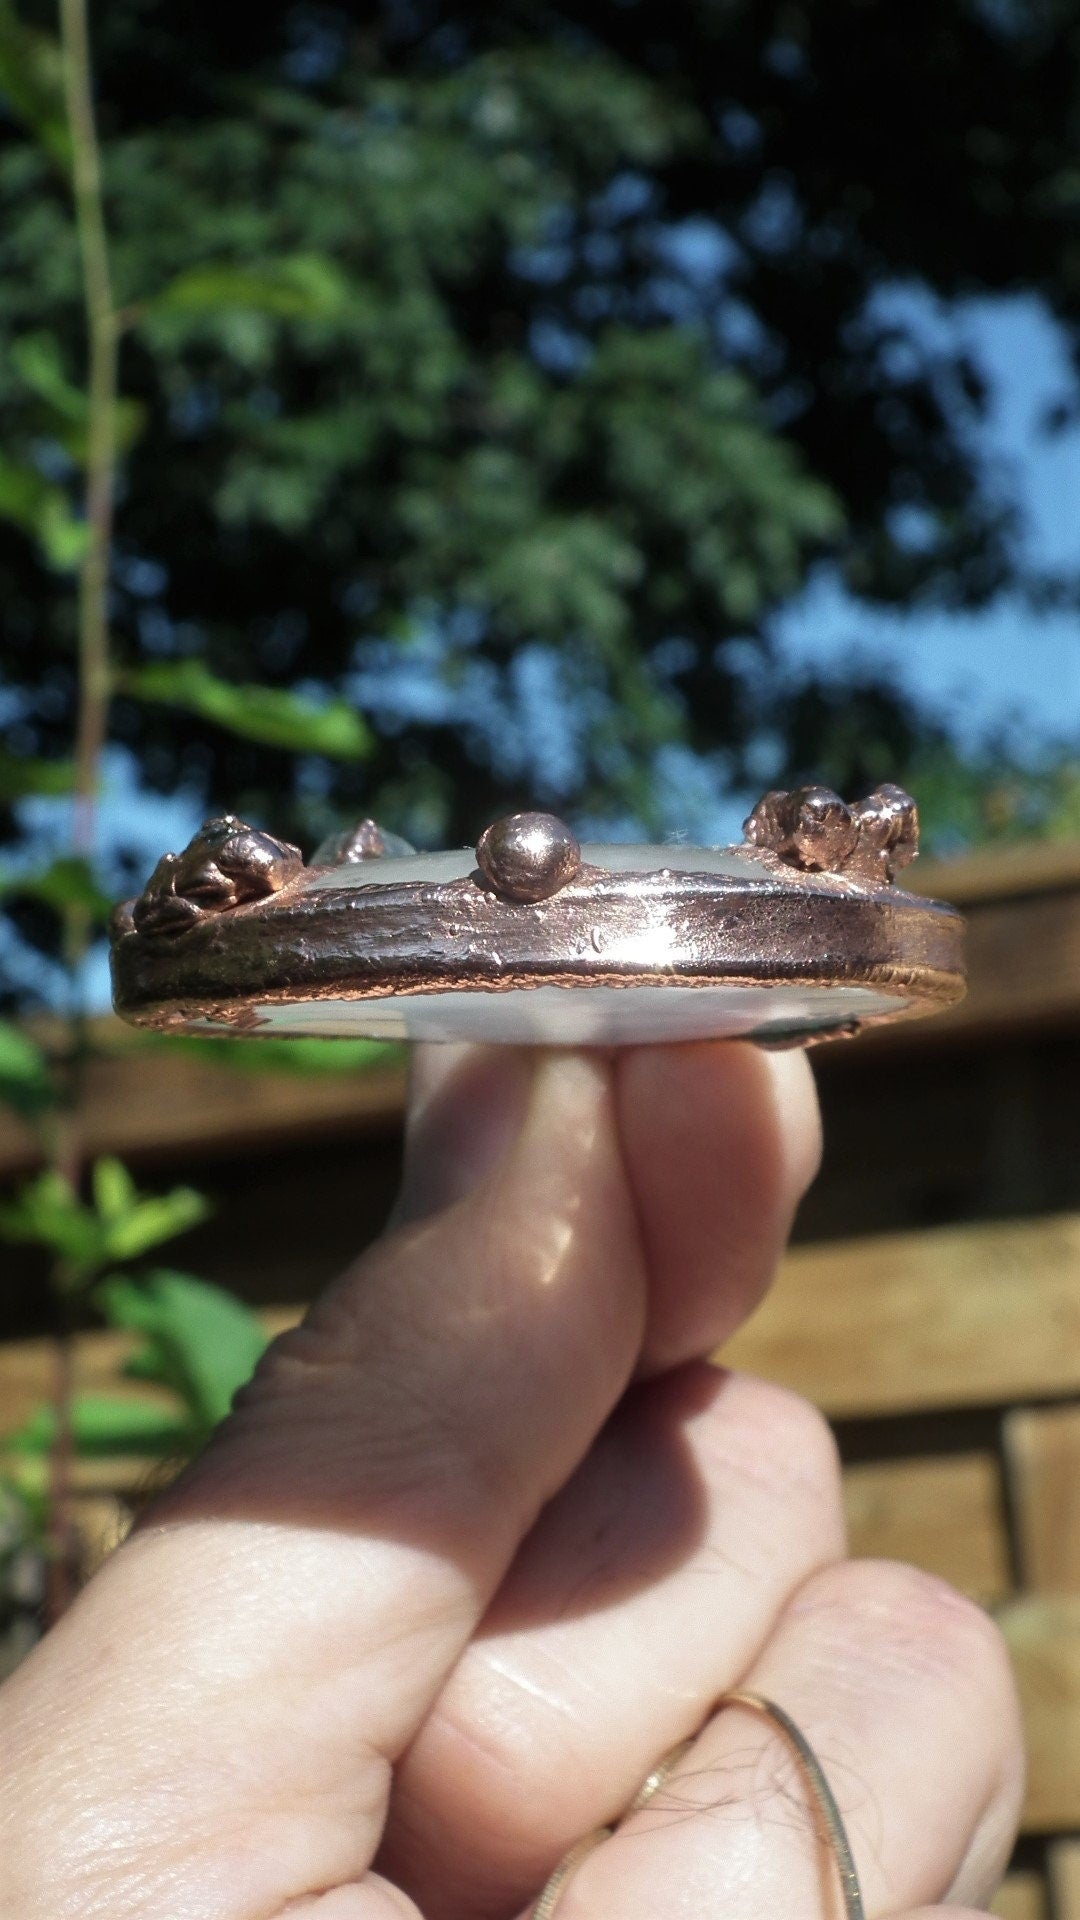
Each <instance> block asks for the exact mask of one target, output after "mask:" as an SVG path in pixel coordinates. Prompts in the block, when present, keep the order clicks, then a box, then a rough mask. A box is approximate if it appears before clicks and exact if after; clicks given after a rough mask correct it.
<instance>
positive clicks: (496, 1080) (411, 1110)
mask: <svg viewBox="0 0 1080 1920" xmlns="http://www.w3.org/2000/svg"><path fill="white" fill-rule="evenodd" d="M534 1069H535V1056H534V1055H533V1054H532V1053H531V1052H530V1051H529V1050H528V1049H527V1048H523V1047H498V1046H490V1047H478V1046H434V1045H429V1046H426V1047H417V1048H416V1050H415V1053H414V1056H413V1066H412V1073H411V1076H410V1083H409V1103H408V1110H407V1115H406V1121H405V1161H404V1168H403V1171H402V1179H401V1191H400V1193H399V1195H398V1199H397V1203H396V1205H395V1207H394V1211H393V1214H392V1215H391V1220H390V1225H391V1226H403V1225H404V1224H405V1223H406V1222H408V1221H413V1220H422V1219H424V1218H426V1216H427V1215H429V1214H432V1213H437V1212H439V1211H440V1210H441V1209H442V1208H444V1207H449V1206H452V1205H453V1204H454V1202H455V1201H457V1200H463V1199H464V1198H465V1196H466V1194H468V1193H471V1192H472V1190H473V1188H474V1187H476V1186H478V1185H479V1183H480V1182H481V1180H483V1179H484V1178H485V1176H486V1175H487V1174H489V1173H491V1172H493V1171H494V1169H495V1168H496V1167H497V1166H498V1165H499V1163H500V1161H502V1160H503V1159H505V1157H506V1155H507V1154H508V1153H509V1151H510V1149H511V1147H512V1146H513V1145H514V1142H515V1140H516V1139H517V1138H518V1135H519V1134H520V1132H521V1128H522V1125H523V1123H524V1119H525V1114H526V1111H527V1108H528V1103H529V1091H530V1088H531V1086H532V1081H533V1074H534Z"/></svg>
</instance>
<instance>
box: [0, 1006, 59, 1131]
mask: <svg viewBox="0 0 1080 1920" xmlns="http://www.w3.org/2000/svg"><path fill="white" fill-rule="evenodd" d="M0 1100H3V1101H4V1102H5V1104H6V1105H7V1106H9V1107H13V1108H14V1110H15V1112H16V1113H18V1114H21V1116H22V1118H23V1119H24V1120H33V1119H35V1118H36V1116H37V1115H38V1114H40V1113H44V1112H45V1111H46V1109H47V1108H49V1107H51V1106H54V1105H55V1104H56V1100H57V1088H56V1085H55V1082H54V1081H53V1077H52V1074H51V1072H50V1070H49V1063H48V1061H47V1060H46V1058H45V1055H44V1054H43V1053H42V1051H41V1049H40V1047H37V1046H35V1044H34V1042H33V1041H32V1040H31V1039H30V1037H29V1035H28V1034H25V1033H23V1032H22V1030H21V1028H19V1027H16V1026H13V1025H12V1023H11V1022H10V1020H0Z"/></svg>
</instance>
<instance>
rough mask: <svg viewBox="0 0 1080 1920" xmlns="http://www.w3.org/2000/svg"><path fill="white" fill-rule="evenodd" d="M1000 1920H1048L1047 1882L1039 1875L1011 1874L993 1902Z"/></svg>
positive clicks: (994, 1911)
mask: <svg viewBox="0 0 1080 1920" xmlns="http://www.w3.org/2000/svg"><path fill="white" fill-rule="evenodd" d="M990 1911H991V1913H995V1914H997V1915H998V1920H1047V1912H1048V1909H1047V1903H1046V1882H1045V1880H1044V1879H1043V1877H1042V1875H1041V1874H1039V1873H1010V1874H1009V1875H1008V1877H1007V1879H1006V1880H1005V1882H1004V1885H1003V1886H1002V1887H1001V1888H1000V1889H999V1891H998V1894H997V1898H996V1899H995V1900H994V1901H993V1903H992V1905H991V1908H990Z"/></svg>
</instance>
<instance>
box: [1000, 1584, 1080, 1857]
mask: <svg viewBox="0 0 1080 1920" xmlns="http://www.w3.org/2000/svg"><path fill="white" fill-rule="evenodd" d="M996 1617H997V1619H998V1621H999V1623H1000V1625H1001V1627H1002V1629H1003V1631H1004V1634H1005V1638H1006V1640H1007V1641H1008V1644H1009V1651H1010V1653H1011V1655H1012V1660H1013V1666H1014V1668H1015V1671H1016V1678H1017V1681H1018V1684H1019V1687H1020V1699H1021V1702H1022V1704H1023V1710H1024V1730H1025V1734H1026V1739H1027V1748H1028V1786H1027V1798H1026V1801H1025V1805H1024V1819H1023V1826H1024V1830H1025V1832H1027V1833H1061V1832H1066V1833H1067V1832H1069V1831H1070V1830H1072V1829H1076V1828H1080V1598H1076V1597H1075V1596H1073V1595H1068V1594H1066V1595H1059V1596H1056V1597H1054V1598H1049V1597H1046V1596H1032V1597H1030V1598H1024V1599H1020V1600H1014V1601H1010V1603H1009V1604H1008V1605H1007V1606H1005V1607H1003V1608H1001V1609H1000V1610H999V1611H998V1613H997V1616H996Z"/></svg>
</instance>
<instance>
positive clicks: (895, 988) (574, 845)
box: [112, 786, 964, 1046]
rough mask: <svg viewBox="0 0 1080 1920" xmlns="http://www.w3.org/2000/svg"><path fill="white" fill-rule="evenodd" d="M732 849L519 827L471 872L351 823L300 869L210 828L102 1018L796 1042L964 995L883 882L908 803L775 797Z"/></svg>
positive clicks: (498, 837) (122, 916)
mask: <svg viewBox="0 0 1080 1920" xmlns="http://www.w3.org/2000/svg"><path fill="white" fill-rule="evenodd" d="M745 836H746V837H745V839H744V840H743V842H742V843H741V844H740V845H738V846H731V847H687V846H680V845H671V846H615V845H613V846H599V845H598V846H584V847H581V846H579V845H578V842H577V841H576V839H575V838H574V835H573V834H572V833H571V831H570V829H569V827H567V826H566V825H565V824H564V823H563V822H562V821H561V820H558V819H556V818H555V816H554V815H553V814H549V813H519V814H514V815H512V816H510V817H509V818H508V819H505V820H497V821H495V822H494V823H493V825H491V826H489V827H488V828H486V830H485V831H484V833H482V834H481V836H480V839H479V842H478V843H477V846H476V849H475V852H473V851H472V850H469V849H466V850H463V851H461V852H452V853H428V854H425V853H415V852H414V851H413V849H412V848H411V847H409V846H408V845H407V844H406V842H405V841H403V840H398V839H396V838H395V837H394V836H393V835H390V834H386V833H383V832H382V831H381V829H380V828H379V827H377V826H376V825H375V823H374V821H371V820H364V821H361V823H360V824H359V825H358V826H357V827H356V828H354V829H353V830H351V831H349V832H346V833H343V834H339V835H337V836H336V837H335V838H334V839H333V840H330V841H327V842H324V844H323V845H322V846H321V847H319V848H318V849H317V851H316V852H315V854H314V855H313V856H312V859H311V861H310V862H309V863H308V864H307V865H305V864H304V860H303V857H302V855H301V854H300V852H299V850H298V849H297V848H296V847H292V846H289V845H288V844H287V843H286V842H284V841H281V840H275V839H273V838H272V837H271V836H270V835H269V834H266V833H261V832H259V831H258V830H256V829H255V828H252V827H249V826H247V825H246V824H245V823H244V822H243V821H242V820H237V819H236V818H235V817H234V816H233V815H231V814H226V815H224V816H222V817H221V818H220V819H216V820H208V821H207V823H206V825H205V826H204V827H203V828H202V829H201V830H200V832H199V833H198V834H196V836H195V838H194V840H193V841H192V842H191V845H190V846H189V847H187V848H186V849H185V851H184V852H183V853H181V854H168V853H167V854H165V855H164V856H163V858H162V859H161V860H160V861H159V862H158V865H157V866H156V868H155V869H154V872H153V874H152V875H151V877H150V880H149V882H148V883H147V886H146V889H145V891H144V892H143V893H142V894H141V895H140V897H139V898H138V899H137V900H132V901H128V902H126V903H125V905H124V906H122V907H120V908H119V909H118V910H117V913H116V915H115V916H114V922H113V945H112V967H113V989H114V997H115V1003H116V1008H117V1011H118V1012H119V1013H120V1014H122V1015H123V1017H124V1019H125V1020H130V1021H131V1022H133V1024H135V1025H136V1026H148V1027H158V1028H165V1029H171V1030H180V1031H187V1032H195V1033H212V1032H221V1031H231V1032H234V1033H237V1032H239V1033H251V1034H274V1035H280V1034H307V1035H353V1036H355V1035H361V1034H367V1035H371V1036H374V1037H376V1038H382V1039H388V1040H390V1039H393V1040H401V1039H410V1040H492V1041H510V1042H515V1043H517V1044H519V1045H522V1044H524V1045H538V1046H612V1045H637V1044H640V1043H642V1042H649V1041H664V1040H671V1041H675V1040H697V1039H708V1038H719V1037H722V1036H736V1035H738V1036H742V1037H744V1038H749V1039H754V1040H757V1041H759V1042H760V1043H762V1044H765V1045H774V1046H802V1045H809V1044H811V1043H812V1042H814V1041H816V1040H824V1039H828V1038H830V1037H831V1036H833V1035H838V1034H850V1033H854V1032H857V1031H858V1029H859V1028H860V1027H863V1026H865V1025H867V1024H868V1023H870V1022H871V1021H880V1020H888V1019H895V1018H898V1017H901V1016H905V1015H906V1016H912V1015H916V1014H921V1013H932V1012H935V1011H936V1010H937V1009H938V1008H940V1007H944V1006H948V1005H949V1004H950V1003H951V1002H952V1001H954V1000H958V999H959V998H960V997H961V995H962V994H963V991H964V972H963V953H962V940H963V923H962V921H961V919H960V916H959V914H957V913H956V912H955V911H954V910H953V909H952V908H951V907H947V906H943V905H942V904H940V903H939V902H937V901H933V900H923V899H920V898H919V897H918V896H917V895H915V894H910V893H907V892H904V891H903V890H901V889H900V888H898V887H896V886H894V884H893V879H894V875H895V873H896V870H897V868H899V867H901V866H906V865H907V864H908V862H909V861H911V860H913V859H914V858H915V855H916V853H917V851H918V816H917V812H916V807H915V803H914V801H913V800H912V799H911V798H910V796H909V795H907V794H906V793H904V792H903V791H902V790H901V789H900V788H899V787H893V786H885V787H880V788H878V790H877V791H876V792H875V793H873V794H872V795H871V796H870V798H869V799H868V800H864V801H861V802H859V803H858V804H857V805H855V806H852V807H848V806H846V805H845V804H844V802H843V801H842V800H841V799H840V798H839V797H838V796H837V795H836V794H835V793H832V792H830V791H829V789H828V788H826V787H801V788H798V789H797V790H796V791H795V792H793V793H769V794H766V796H765V798H764V799H763V800H762V801H761V802H760V803H759V804H758V806H756V807H755V808H754V811H753V813H752V814H751V815H750V818H749V819H748V821H747V822H746V828H745Z"/></svg>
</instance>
